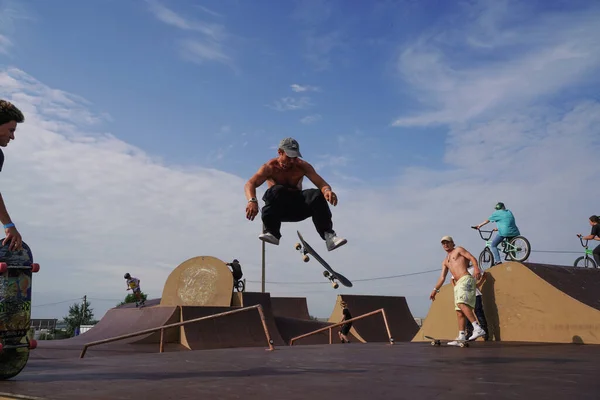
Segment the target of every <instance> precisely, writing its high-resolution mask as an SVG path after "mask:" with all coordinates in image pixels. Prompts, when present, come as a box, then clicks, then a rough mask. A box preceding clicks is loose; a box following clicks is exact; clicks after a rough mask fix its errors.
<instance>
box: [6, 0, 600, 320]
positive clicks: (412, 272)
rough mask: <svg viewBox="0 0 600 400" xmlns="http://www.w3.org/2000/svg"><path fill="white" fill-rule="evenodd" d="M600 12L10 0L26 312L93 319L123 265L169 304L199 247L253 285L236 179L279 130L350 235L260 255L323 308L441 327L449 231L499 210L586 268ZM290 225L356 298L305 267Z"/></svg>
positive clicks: (566, 4) (546, 248) (470, 245)
mask: <svg viewBox="0 0 600 400" xmlns="http://www.w3.org/2000/svg"><path fill="white" fill-rule="evenodd" d="M599 18H600V4H598V2H595V1H579V0H570V1H562V0H551V1H508V0H494V1H491V0H477V1H475V0H467V1H462V2H456V3H453V4H450V2H443V1H434V0H428V1H422V2H418V1H414V0H404V1H391V0H379V1H372V2H351V3H348V2H343V1H341V0H340V1H325V0H304V1H286V2H273V1H266V0H256V1H252V2H250V1H239V0H219V1H216V0H205V1H200V0H198V1H192V0H190V1H186V2H174V1H171V2H168V1H166V0H135V1H127V2H123V1H117V0H102V1H95V2H81V1H77V0H63V1H61V2H59V3H56V2H48V1H43V0H19V1H16V0H0V98H4V99H7V100H9V101H12V102H13V103H15V105H17V106H18V107H19V108H20V109H21V110H22V111H23V112H24V113H25V116H26V122H25V123H23V124H20V125H19V127H18V130H17V132H16V140H15V141H14V142H11V143H10V144H9V146H8V147H7V148H5V149H4V153H5V157H6V161H5V164H4V168H3V170H2V172H1V173H0V192H1V193H2V196H3V198H4V200H5V202H6V204H7V207H8V210H9V213H10V215H11V217H12V219H13V221H14V222H15V223H16V225H17V227H18V228H19V230H20V232H21V234H22V235H23V238H24V240H25V241H26V242H27V243H28V244H29V245H30V246H31V248H32V249H33V252H34V257H35V260H36V261H37V262H39V263H40V264H41V271H40V272H39V273H38V274H37V275H36V279H34V281H33V290H34V292H33V293H34V294H33V313H32V314H33V315H32V317H33V318H59V319H60V318H62V317H63V316H65V315H66V314H67V312H68V306H69V305H70V304H73V303H74V302H78V301H80V299H81V298H82V297H83V296H84V295H87V297H88V299H90V301H91V306H92V308H93V310H94V313H95V316H96V318H101V317H102V315H104V313H105V312H106V310H107V309H109V308H111V307H113V306H114V305H116V304H117V303H118V302H119V301H121V300H122V299H123V298H124V297H125V295H126V294H127V292H126V291H125V283H124V280H123V274H124V273H125V272H130V273H131V274H132V275H134V276H137V277H139V278H140V279H141V284H142V290H143V291H144V292H146V293H147V294H148V296H149V298H156V297H160V295H161V292H162V287H163V284H164V282H165V280H166V278H167V277H168V275H169V273H170V272H171V271H172V270H173V269H174V268H175V267H177V265H179V264H180V263H182V262H183V261H185V260H187V259H189V258H191V257H195V256H201V255H210V256H214V257H218V258H220V259H221V260H223V261H226V262H227V261H230V260H232V259H233V258H237V259H239V260H240V262H241V263H242V267H243V270H244V275H245V278H246V279H247V289H248V290H250V291H260V289H261V285H260V278H261V242H260V241H259V239H258V234H259V233H260V231H261V223H260V220H259V219H257V220H255V221H248V220H246V218H245V207H246V198H245V196H244V191H243V187H244V183H245V182H246V181H247V180H248V179H249V178H250V177H251V176H252V174H254V173H255V172H256V170H258V168H259V167H260V165H261V164H263V163H264V162H266V161H267V160H269V159H270V158H272V157H275V156H276V151H277V145H278V143H279V141H280V140H281V139H283V138H285V137H294V138H296V139H297V140H298V141H299V143H300V149H301V152H302V154H303V156H304V158H305V160H306V161H308V162H310V163H311V164H312V165H314V166H315V168H316V169H317V172H318V173H319V174H321V176H322V177H323V178H324V179H325V180H326V181H327V182H328V183H330V184H331V186H332V188H333V190H334V191H335V192H336V193H337V194H338V196H339V204H338V205H337V206H336V207H332V212H333V221H334V229H335V230H336V231H337V233H338V234H339V235H340V236H342V237H344V238H347V239H348V244H347V245H345V246H343V247H341V248H339V249H337V250H335V251H333V252H327V251H326V250H325V245H324V242H323V241H321V239H320V238H319V237H318V235H317V233H316V231H315V229H314V226H313V225H312V222H311V221H310V220H305V221H303V222H300V223H284V226H283V228H282V233H283V237H282V240H281V243H280V245H279V246H272V245H267V247H266V264H267V270H266V275H267V284H266V290H267V291H268V292H269V293H271V295H272V296H300V297H306V298H307V300H308V306H309V310H310V313H311V314H312V315H315V316H318V317H322V318H327V317H328V316H329V314H330V313H331V311H332V309H333V305H334V303H335V297H336V295H337V294H338V293H348V294H374V295H392V296H405V297H406V298H407V301H408V303H409V306H410V308H411V311H412V313H413V315H414V316H415V317H425V316H426V314H427V310H428V309H429V306H430V301H429V298H428V297H429V294H430V292H431V290H432V288H433V286H434V285H435V283H436V280H437V278H438V276H439V271H441V262H442V260H443V258H444V255H445V254H444V251H443V249H442V248H441V245H440V238H441V237H442V236H444V235H452V236H453V237H454V239H455V242H456V243H457V245H461V246H464V247H465V248H466V249H467V250H469V251H470V252H472V253H473V254H474V255H475V256H477V255H478V254H479V252H480V251H481V250H482V249H483V245H484V243H483V241H482V240H481V239H480V237H479V235H478V234H477V232H475V231H473V230H472V229H470V226H471V225H475V224H478V223H480V222H482V221H484V220H485V219H486V218H487V217H488V216H489V215H490V214H491V213H492V212H493V207H494V205H495V204H496V202H498V201H502V202H504V203H505V204H506V205H507V207H508V208H509V209H510V210H512V211H513V212H514V214H515V216H516V219H517V224H518V226H519V228H520V230H521V233H522V234H523V235H525V236H526V237H527V238H528V239H529V240H530V242H531V244H532V248H533V252H532V254H531V256H530V259H529V261H531V262H540V263H550V264H557V265H571V264H572V262H573V261H574V259H575V258H576V257H577V256H578V254H576V252H581V251H582V248H581V246H580V244H579V240H578V239H577V237H576V236H575V235H576V234H577V233H584V234H588V233H589V230H590V226H589V224H588V218H589V216H591V215H594V214H599V213H600V205H599V203H598V198H599V197H600V186H599V185H598V176H599V175H600V163H598V162H597V160H598V157H599V156H600V128H599V127H600V99H599V98H598V93H599V89H600V74H598V70H599V67H600V42H598V40H596V38H597V37H600V25H598V24H597V21H598V19H599ZM306 185H307V186H306V187H312V184H311V183H310V182H307V183H306ZM264 189H265V187H264V186H263V187H261V188H260V189H259V195H262V193H263V192H264ZM296 230H300V231H301V232H302V233H303V235H304V237H305V238H306V239H307V240H308V241H309V243H311V244H313V247H315V248H316V249H317V251H319V252H320V253H321V255H322V256H323V257H324V258H325V260H327V261H328V262H329V263H330V265H331V266H332V267H333V268H334V269H335V270H338V271H340V272H341V273H343V274H344V275H345V276H346V277H348V278H349V279H350V280H351V281H353V282H354V287H353V288H345V287H340V288H339V289H338V290H333V289H332V288H331V287H330V286H329V283H328V281H326V280H324V279H323V278H322V275H321V270H322V269H321V268H320V266H319V265H318V264H316V263H315V262H311V263H308V264H305V263H303V262H302V260H301V258H300V256H299V254H298V253H297V252H296V251H295V250H294V247H293V246H294V244H295V243H296V242H297V237H296V233H295V231H296Z"/></svg>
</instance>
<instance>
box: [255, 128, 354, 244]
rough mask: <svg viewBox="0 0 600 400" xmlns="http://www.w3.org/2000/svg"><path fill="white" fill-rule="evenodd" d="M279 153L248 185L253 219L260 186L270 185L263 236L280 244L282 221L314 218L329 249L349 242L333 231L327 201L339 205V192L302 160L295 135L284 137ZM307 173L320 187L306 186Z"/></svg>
mask: <svg viewBox="0 0 600 400" xmlns="http://www.w3.org/2000/svg"><path fill="white" fill-rule="evenodd" d="M277 154H278V156H277V157H276V158H273V159H271V160H269V161H267V162H266V163H265V164H263V165H262V166H261V167H260V168H259V170H258V171H257V172H256V173H255V174H254V176H252V177H251V178H250V179H249V180H248V182H247V183H246V185H245V186H244V191H245V194H246V198H247V199H248V204H247V206H246V218H248V219H249V220H250V221H253V220H254V217H256V215H257V214H258V200H257V199H256V188H258V187H259V186H261V185H262V184H263V183H264V182H265V181H266V182H267V185H268V189H267V191H266V192H265V194H264V196H263V198H262V199H263V201H264V202H265V205H264V207H263V208H262V222H263V224H264V229H263V233H262V234H261V235H259V239H260V240H263V241H265V242H267V243H271V244H274V245H278V244H279V239H280V238H281V231H280V229H281V223H282V222H299V221H303V220H305V219H306V218H308V217H312V220H313V223H314V225H315V228H316V229H317V232H318V233H319V236H321V239H323V240H325V244H326V246H327V250H328V251H332V250H334V249H336V248H338V247H340V246H342V245H344V244H346V242H347V241H346V239H343V238H340V237H338V236H337V235H336V233H335V231H334V230H333V222H332V215H331V210H330V209H329V205H328V204H327V202H329V203H330V204H331V205H333V206H336V205H337V202H338V199H337V195H336V194H335V193H334V192H333V191H332V190H331V186H329V184H328V183H327V182H325V180H324V179H323V178H321V176H320V175H319V174H317V172H316V171H315V169H314V168H313V166H312V165H310V164H309V163H308V162H306V161H304V160H302V159H301V157H302V154H301V153H300V145H299V144H298V142H297V141H296V140H295V139H292V138H286V139H283V140H282V141H281V142H280V143H279V148H278V150H277ZM305 176H306V177H307V178H308V179H310V181H311V182H312V183H314V185H315V186H316V187H317V189H304V190H303V189H302V180H303V179H304V177H305Z"/></svg>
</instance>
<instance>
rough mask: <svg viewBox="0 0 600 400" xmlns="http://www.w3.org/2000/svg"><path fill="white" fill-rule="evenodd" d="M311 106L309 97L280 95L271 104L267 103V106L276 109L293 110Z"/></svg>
mask: <svg viewBox="0 0 600 400" xmlns="http://www.w3.org/2000/svg"><path fill="white" fill-rule="evenodd" d="M310 106H312V103H311V102H310V98H309V97H305V96H304V97H298V98H296V97H282V98H281V99H279V100H276V101H275V102H274V103H273V104H272V105H268V107H269V108H272V109H273V110H277V111H295V110H303V109H306V108H308V107H310Z"/></svg>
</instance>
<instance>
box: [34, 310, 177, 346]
mask: <svg viewBox="0 0 600 400" xmlns="http://www.w3.org/2000/svg"><path fill="white" fill-rule="evenodd" d="M176 322H179V307H165V306H155V307H149V308H145V307H144V308H141V309H138V308H111V309H110V310H108V311H107V312H106V314H105V315H104V317H103V318H102V319H101V320H100V321H99V322H98V323H97V324H96V325H95V326H94V327H93V328H92V329H90V330H89V331H87V332H85V333H82V334H81V335H79V336H75V337H72V338H69V339H63V340H52V341H44V342H48V344H49V346H47V347H58V346H71V345H77V346H80V345H83V344H85V343H89V342H94V341H96V340H103V339H109V338H113V337H116V336H120V335H127V334H129V333H134V332H138V331H142V330H145V329H151V328H156V327H159V326H164V325H168V324H172V323H176ZM165 335H166V336H165V338H166V342H167V343H176V342H178V341H179V330H178V329H177V328H171V329H168V330H167V331H165ZM159 342H160V331H158V332H156V333H151V334H148V335H143V336H137V337H133V338H129V339H124V340H119V341H117V342H114V344H118V345H123V344H134V343H135V344H149V343H159ZM109 345H112V344H111V343H109V344H105V345H101V346H109ZM156 350H157V351H158V347H157V348H156Z"/></svg>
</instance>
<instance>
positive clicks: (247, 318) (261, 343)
mask: <svg viewBox="0 0 600 400" xmlns="http://www.w3.org/2000/svg"><path fill="white" fill-rule="evenodd" d="M235 309H238V307H192V306H182V307H181V320H182V321H188V320H191V319H195V318H201V317H205V316H208V315H214V314H218V313H222V312H226V311H230V310H235ZM271 318H272V317H271ZM180 329H181V332H180V335H181V336H180V337H181V344H182V345H183V346H185V347H187V348H188V349H190V350H205V349H220V348H231V347H265V348H268V346H269V344H268V342H267V338H266V336H265V331H264V329H263V325H262V323H261V319H260V315H259V313H258V310H248V311H243V312H240V313H235V314H231V315H226V316H223V317H217V318H211V319H208V320H205V321H200V322H194V323H191V324H187V325H183V326H182V327H181V328H180ZM269 333H270V335H271V336H272V337H279V334H278V332H277V331H276V330H273V329H269ZM274 344H275V345H277V343H274ZM279 344H282V340H281V338H280V337H279Z"/></svg>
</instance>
